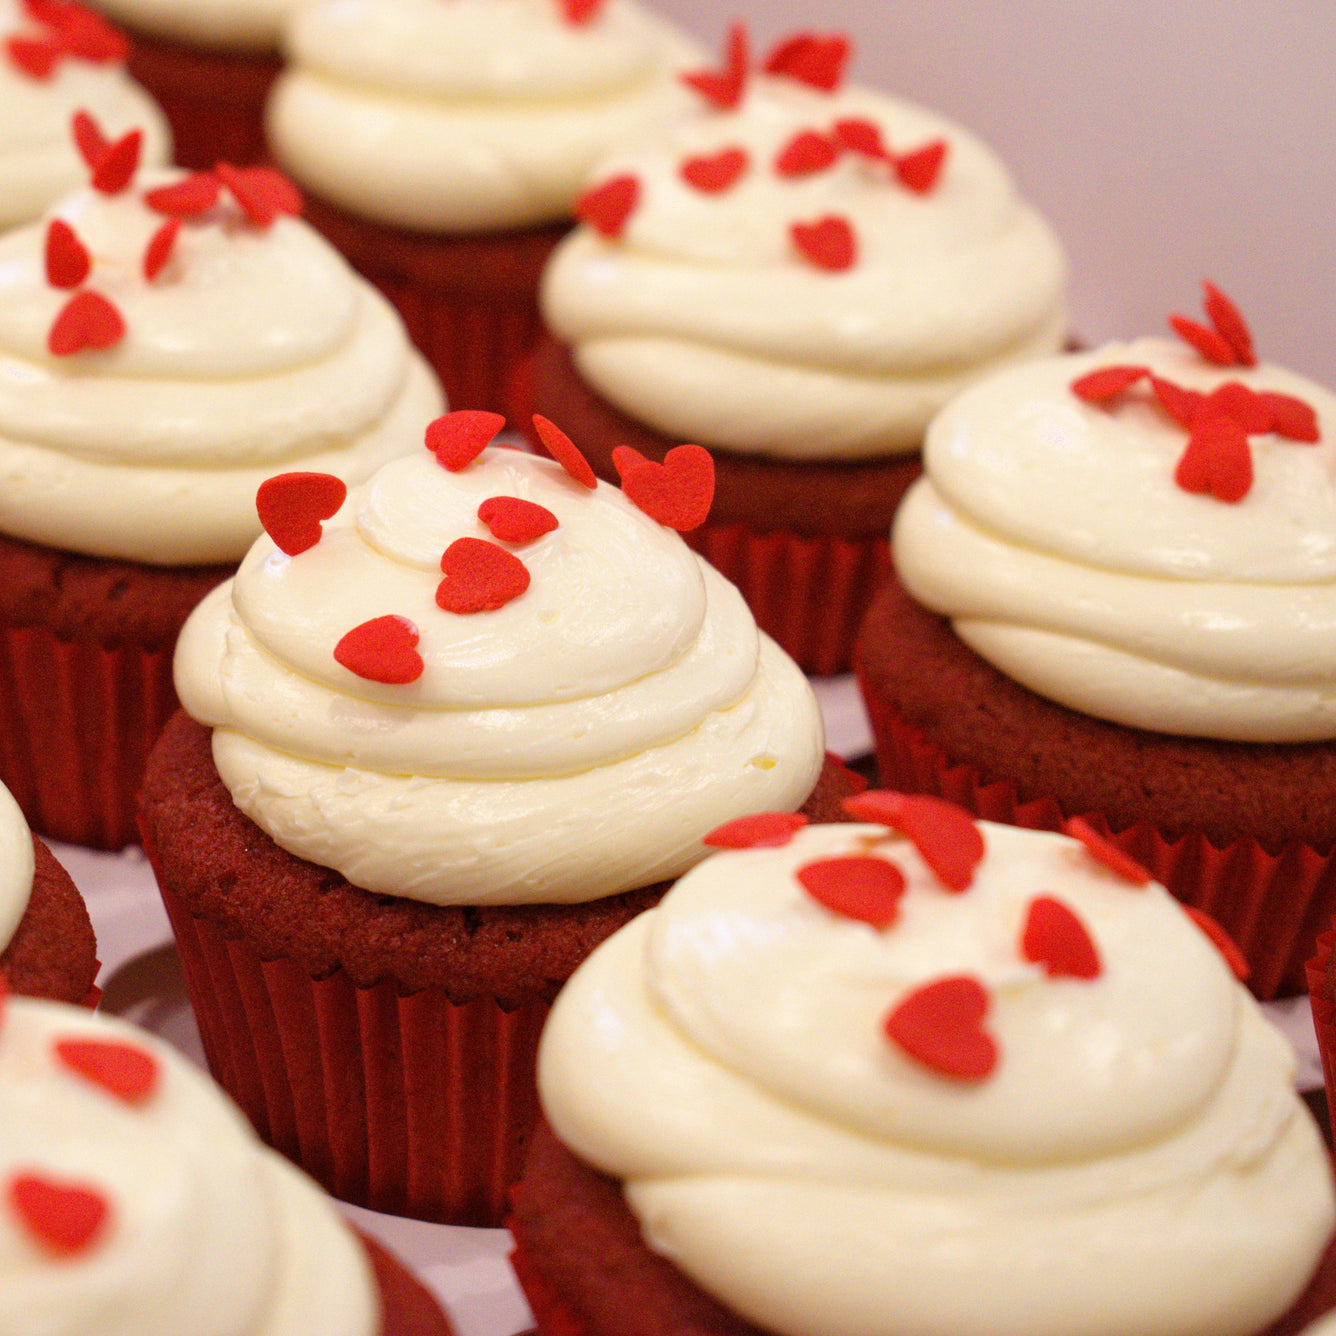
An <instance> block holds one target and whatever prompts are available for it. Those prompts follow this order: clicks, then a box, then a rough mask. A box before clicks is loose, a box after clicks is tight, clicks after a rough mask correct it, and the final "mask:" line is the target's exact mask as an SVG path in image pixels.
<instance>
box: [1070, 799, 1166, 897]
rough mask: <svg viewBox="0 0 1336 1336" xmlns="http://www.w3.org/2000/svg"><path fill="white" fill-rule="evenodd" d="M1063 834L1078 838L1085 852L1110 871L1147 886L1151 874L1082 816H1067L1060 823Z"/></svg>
mask: <svg viewBox="0 0 1336 1336" xmlns="http://www.w3.org/2000/svg"><path fill="white" fill-rule="evenodd" d="M1062 830H1063V833H1064V834H1065V835H1070V836H1071V837H1072V838H1073V839H1076V840H1080V841H1081V843H1082V844H1083V845H1085V847H1086V852H1087V853H1088V854H1089V855H1090V856H1091V858H1093V859H1095V861H1096V862H1099V863H1103V864H1104V866H1105V867H1106V868H1108V869H1109V871H1110V872H1116V873H1117V874H1118V876H1120V877H1121V878H1122V879H1123V880H1124V881H1126V882H1129V883H1130V884H1131V885H1133V886H1148V885H1150V882H1151V875H1150V873H1149V872H1147V871H1146V869H1145V868H1144V867H1142V866H1141V864H1140V863H1138V862H1137V860H1136V859H1135V858H1133V857H1132V855H1131V854H1129V853H1124V852H1123V850H1121V849H1120V848H1119V847H1118V846H1117V845H1116V844H1114V842H1113V841H1112V840H1110V839H1107V838H1106V837H1105V836H1103V835H1101V834H1100V833H1099V831H1097V830H1096V829H1095V828H1094V826H1092V825H1091V824H1090V822H1089V821H1087V820H1086V819H1085V817H1083V816H1074V817H1070V818H1068V819H1067V820H1066V821H1064V822H1063V823H1062Z"/></svg>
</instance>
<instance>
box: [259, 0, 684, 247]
mask: <svg viewBox="0 0 1336 1336" xmlns="http://www.w3.org/2000/svg"><path fill="white" fill-rule="evenodd" d="M286 46H287V52H288V57H289V61H290V65H289V68H288V70H287V71H286V72H285V73H284V75H283V76H282V77H281V78H280V79H279V82H278V84H277V86H276V88H275V90H274V93H273V96H272V98H271V101H270V105H269V109H268V117H269V138H270V142H271V144H272V145H273V149H274V152H275V154H276V155H277V157H278V158H279V160H280V161H281V162H282V163H283V164H284V165H285V166H286V167H287V168H288V169H289V170H290V171H291V172H292V173H293V175H294V176H295V177H296V178H297V179H298V180H299V181H301V182H302V184H303V185H305V186H308V187H310V188H311V189H312V190H313V191H315V192H316V193H317V194H319V195H321V196H323V197H324V198H325V199H328V200H330V201H331V202H333V203H334V204H337V205H340V206H341V207H343V208H345V209H348V210H350V211H351V212H353V213H356V214H359V215H362V216H364V217H367V218H371V219H373V220H375V221H377V222H382V223H389V224H392V225H394V226H398V227H410V228H419V229H422V230H426V231H445V232H486V231H494V230H497V229H502V228H517V227H528V226H531V225H534V224H538V223H550V222H556V221H557V220H559V219H562V218H568V217H569V216H570V213H571V207H572V205H573V204H574V202H575V199H576V196H577V195H578V194H579V192H580V189H581V186H582V184H583V182H584V179H585V177H586V175H587V174H588V172H589V170H590V168H591V167H592V166H593V164H594V163H595V162H596V161H597V159H598V158H599V157H600V156H601V155H602V154H604V153H606V152H607V151H608V148H609V147H610V146H611V145H612V144H615V143H617V142H619V141H620V140H621V139H622V138H623V137H625V136H627V135H628V134H633V133H635V132H636V131H637V130H638V129H640V128H642V127H644V126H648V125H650V124H653V123H655V122H657V121H659V120H662V119H663V118H664V117H666V116H668V115H671V114H674V113H676V112H678V111H680V110H682V109H683V108H684V107H685V106H687V105H689V100H690V99H689V95H688V93H687V90H686V89H685V88H683V87H682V86H681V85H680V83H679V82H678V80H677V71H678V70H680V69H682V68H684V67H690V66H691V65H693V64H694V63H696V61H697V60H698V59H699V55H698V53H697V51H696V50H695V48H694V47H693V46H692V45H691V44H690V43H689V42H688V41H687V40H686V38H685V37H683V36H681V35H680V34H679V33H677V32H676V31H675V30H674V29H672V28H670V27H669V26H668V25H667V24H665V23H663V22H662V21H661V20H659V19H657V18H654V17H653V16H652V15H650V14H649V13H648V12H646V11H645V10H643V9H641V8H640V7H639V6H638V5H637V4H635V3H634V2H633V0H607V3H605V4H603V5H601V6H600V7H599V8H598V9H597V10H596V11H595V13H594V14H593V15H592V17H590V18H589V19H587V20H586V21H584V22H580V23H573V22H570V21H568V20H567V19H565V18H564V17H563V15H562V11H561V5H560V4H559V2H558V0H451V3H449V4H442V3H441V0H319V2H318V3H315V4H311V5H307V6H305V7H304V8H303V9H302V10H301V11H300V13H298V14H297V15H296V16H295V17H294V19H293V21H292V23H291V25H290V27H289V29H288V35H287V41H286Z"/></svg>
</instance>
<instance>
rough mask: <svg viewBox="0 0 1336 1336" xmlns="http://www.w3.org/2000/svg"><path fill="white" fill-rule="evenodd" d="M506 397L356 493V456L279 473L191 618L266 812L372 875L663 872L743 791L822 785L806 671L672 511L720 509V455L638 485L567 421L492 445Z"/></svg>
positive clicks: (586, 880)
mask: <svg viewBox="0 0 1336 1336" xmlns="http://www.w3.org/2000/svg"><path fill="white" fill-rule="evenodd" d="M501 421H502V420H501V419H500V418H499V417H497V416H496V415H495V414H487V413H476V412H463V413H455V414H449V415H447V416H446V417H444V418H442V419H439V420H438V421H437V422H434V423H433V424H432V425H431V427H429V429H428V432H427V443H428V446H429V447H432V449H426V450H424V449H418V450H417V451H415V453H414V454H412V455H410V456H406V457H403V458H401V459H398V460H395V461H393V462H392V463H390V464H388V465H386V466H384V467H383V468H382V469H381V470H380V471H379V472H378V473H377V474H376V475H375V476H374V477H373V478H372V479H371V481H370V482H369V483H367V484H366V485H365V486H363V487H362V488H360V489H358V490H356V491H355V492H353V493H352V494H350V495H349V496H348V498H347V500H346V502H343V504H342V505H341V506H340V501H341V499H342V494H341V491H340V489H339V487H338V485H337V480H329V479H324V480H321V479H320V478H319V476H318V475H309V474H307V475H293V476H291V477H290V478H280V479H277V480H275V482H274V483H273V484H272V485H270V486H269V487H268V488H267V489H266V490H265V491H263V492H262V493H261V495H260V498H259V503H260V508H261V513H262V515H265V516H266V520H265V523H266V527H267V529H268V534H267V535H266V536H265V537H263V538H261V539H260V540H259V541H258V542H257V543H256V544H255V545H254V546H253V547H252V548H251V550H250V552H249V553H248V554H247V556H246V558H245V560H244V561H243V562H242V563H241V567H240V569H239V571H238V573H237V576H236V578H235V580H233V581H231V582H229V583H228V584H225V585H223V586H221V587H220V588H219V589H217V590H215V591H214V593H213V594H212V595H210V596H209V597H208V598H207V599H206V600H205V601H204V603H202V604H201V605H200V607H199V608H198V609H197V610H196V612H195V613H194V614H193V616H192V617H191V619H190V621H189V622H188V623H187V625H186V627H185V629H184V631H183V633H182V635H181V638H180V641H179V642H178V647H177V653H176V684H177V691H178V694H179V695H180V698H181V701H182V704H183V705H184V706H185V708H186V710H187V712H188V713H189V714H191V715H192V716H194V718H196V719H198V720H199V721H200V722H202V723H205V724H208V725H211V726H212V728H213V730H214V732H213V755H214V760H215V762H216V763H217V767H218V771H219V774H220V776H221V777H222V780H223V782H224V784H225V785H226V786H227V788H228V789H229V790H230V791H231V794H232V797H233V799H234V800H235V802H236V804H237V806H238V807H239V808H240V810H241V811H242V812H244V813H245V814H246V815H247V816H249V817H250V818H251V819H252V820H254V821H255V822H256V823H257V824H258V825H259V826H261V827H262V828H263V829H264V830H265V831H266V832H267V833H268V834H269V835H270V836H271V837H272V838H273V839H274V840H275V841H276V842H277V843H278V844H279V845H280V846H282V847H283V848H284V849H287V850H288V851H289V852H291V853H293V854H295V855H297V856H298V857H301V858H304V859H307V860H308V861H310V862H313V863H318V864H321V865H323V866H326V867H331V868H336V869H337V870H338V871H339V872H341V873H342V874H343V875H344V876H345V877H346V878H347V879H348V880H349V881H350V882H352V883H353V884H354V885H356V886H360V887H363V888H365V889H367V890H370V891H375V892H384V893H389V894H395V895H400V896H404V897H408V898H410V899H417V900H425V901H429V902H433V903H439V904H465V905H469V904H484V903H528V902H544V903H558V902H575V901H585V900H592V899H595V898H599V897H602V896H606V895H611V894H615V893H618V892H620V891H624V890H630V889H632V888H636V887H640V886H645V885H650V884H653V883H654V882H657V881H660V880H663V879H664V878H668V877H673V876H676V875H677V874H678V873H680V872H682V871H683V870H684V869H685V868H687V867H688V866H690V865H691V864H692V863H693V862H695V861H696V860H697V859H699V858H700V857H701V856H702V855H703V854H704V852H705V851H704V849H703V847H702V846H701V844H700V837H701V836H702V835H703V834H704V833H705V832H706V831H707V830H709V829H710V828H711V827H712V826H714V825H715V824H717V822H718V821H719V820H720V817H721V815H724V816H740V815H742V814H744V813H746V812H752V811H763V810H766V809H769V808H772V807H790V808H796V807H798V806H800V805H801V804H802V803H803V802H804V801H805V800H806V798H807V797H808V795H809V793H810V792H811V789H812V787H813V785H814V783H815V781H816V777H817V774H818V772H819V770H820V767H821V764H822V759H823V738H822V728H821V721H820V714H819V711H818V709H817V705H816V701H815V698H814V696H813V694H812V691H811V688H810V687H809V685H808V683H807V681H806V679H805V678H804V677H803V676H802V674H801V673H800V672H799V670H798V668H797V667H796V665H795V664H794V663H793V662H792V661H791V660H790V659H789V658H788V657H787V656H786V655H785V654H783V652H782V651H780V650H779V649H778V647H777V646H776V645H775V644H774V643H773V642H772V641H770V640H769V639H768V638H767V637H765V636H763V635H761V634H760V633H759V632H758V631H757V628H756V624H755V622H754V621H753V620H752V617H751V614H750V613H749V612H748V611H747V607H746V605H745V604H744V602H743V601H742V598H741V596H740V595H739V594H738V592H737V590H736V589H735V588H734V587H733V586H732V585H731V584H729V583H728V582H727V581H726V580H724V579H723V577H722V576H720V575H719V574H718V573H717V572H716V571H714V569H713V568H712V567H710V566H708V565H706V564H705V563H704V562H703V561H701V560H700V559H699V558H698V557H697V556H696V555H695V554H694V553H692V552H691V551H690V549H688V548H687V546H686V544H685V543H683V541H682V540H681V538H680V536H679V534H678V533H677V532H675V531H674V527H670V526H676V527H683V528H689V527H692V526H693V525H694V524H696V523H699V522H700V521H701V520H702V519H703V518H704V515H705V512H706V511H707V510H708V508H709V503H710V497H711V494H712V488H713V471H712V466H711V465H710V460H709V456H708V454H706V452H705V451H704V450H701V449H699V447H694V446H687V447H679V450H678V452H676V453H675V454H673V455H670V457H669V460H668V463H667V465H666V466H660V465H657V464H652V463H650V462H648V461H644V460H639V459H638V457H637V459H636V460H634V461H631V463H630V466H629V467H628V471H627V473H626V475H625V477H626V482H625V488H626V490H625V492H623V491H622V490H619V489H618V488H616V487H613V486H610V485H609V484H607V483H600V482H597V481H596V480H595V478H594V475H593V473H592V472H591V471H589V468H588V465H587V464H586V463H585V461H584V459H583V457H582V456H581V455H580V454H579V451H578V450H577V449H576V447H575V446H574V445H573V444H572V443H571V442H570V441H569V440H568V439H567V438H565V437H564V436H563V435H562V434H561V433H560V432H559V430H558V429H556V428H554V427H553V426H552V425H551V424H549V423H543V428H544V431H545V433H546V435H545V439H546V440H548V441H549V442H552V443H555V448H556V450H557V452H558V453H559V455H560V458H561V459H562V460H563V463H557V462H555V460H553V459H542V458H538V457H536V456H533V455H528V454H524V453H522V452H520V451H517V450H510V449H504V448H500V447H496V446H486V442H487V441H488V440H489V439H490V438H491V436H492V435H494V434H495V432H496V431H497V430H498V428H499V427H500V425H501ZM541 421H542V420H540V422H541ZM484 446H486V448H484ZM479 452H481V453H479ZM631 453H632V454H634V452H631ZM331 482H333V483H334V484H335V485H334V486H333V487H332V488H331V487H330V485H329V484H330V483H331ZM633 498H634V499H633ZM443 577H444V578H443Z"/></svg>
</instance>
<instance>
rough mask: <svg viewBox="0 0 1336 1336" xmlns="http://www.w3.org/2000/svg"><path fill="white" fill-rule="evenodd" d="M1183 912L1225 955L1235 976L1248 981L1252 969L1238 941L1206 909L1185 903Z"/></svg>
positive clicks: (1227, 963)
mask: <svg viewBox="0 0 1336 1336" xmlns="http://www.w3.org/2000/svg"><path fill="white" fill-rule="evenodd" d="M1183 912H1184V913H1185V914H1186V915H1187V916H1188V918H1190V919H1191V920H1192V921H1193V922H1194V923H1195V924H1196V925H1197V926H1198V927H1199V928H1200V929H1201V930H1202V932H1204V933H1205V934H1206V935H1207V937H1209V938H1210V939H1211V944H1212V945H1213V946H1214V947H1215V949H1216V950H1217V951H1219V952H1220V954H1221V955H1222V956H1224V958H1225V964H1226V965H1228V966H1229V968H1230V970H1231V971H1232V972H1233V974H1234V977H1235V978H1236V979H1238V980H1240V982H1244V981H1246V980H1247V978H1248V976H1249V975H1250V974H1251V973H1252V969H1251V967H1250V966H1249V964H1248V959H1247V957H1246V956H1245V955H1244V954H1243V952H1242V951H1240V950H1239V945H1238V943H1237V942H1236V941H1235V940H1234V939H1233V938H1232V937H1231V936H1230V935H1229V934H1228V933H1227V932H1226V931H1225V930H1224V929H1223V928H1222V927H1221V926H1220V924H1219V923H1217V922H1216V921H1215V919H1213V918H1212V917H1211V916H1210V915H1209V914H1208V913H1207V912H1206V911H1205V910H1204V909H1197V908H1195V907H1194V906H1192V905H1184V906H1183Z"/></svg>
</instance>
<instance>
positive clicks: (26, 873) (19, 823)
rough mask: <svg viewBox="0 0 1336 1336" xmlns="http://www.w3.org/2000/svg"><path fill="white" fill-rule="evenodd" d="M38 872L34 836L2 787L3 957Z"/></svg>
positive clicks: (0, 887) (0, 938)
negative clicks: (36, 871)
mask: <svg viewBox="0 0 1336 1336" xmlns="http://www.w3.org/2000/svg"><path fill="white" fill-rule="evenodd" d="M34 870H35V862H34V855H33V845H32V833H31V832H30V831H29V829H28V823H27V821H26V820H25V819H24V816H23V813H22V812H21V811H20V810H19V805H18V803H16V802H15V801H14V795H13V794H12V793H10V791H9V790H8V789H7V788H6V787H5V786H4V785H3V784H0V953H3V952H4V950H5V948H6V947H7V946H8V945H9V943H10V941H11V940H12V939H13V936H14V929H15V928H17V927H18V925H19V920H20V919H22V917H23V915H24V913H25V911H26V910H27V908H28V900H29V898H30V897H31V895H32V879H33V872H34Z"/></svg>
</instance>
